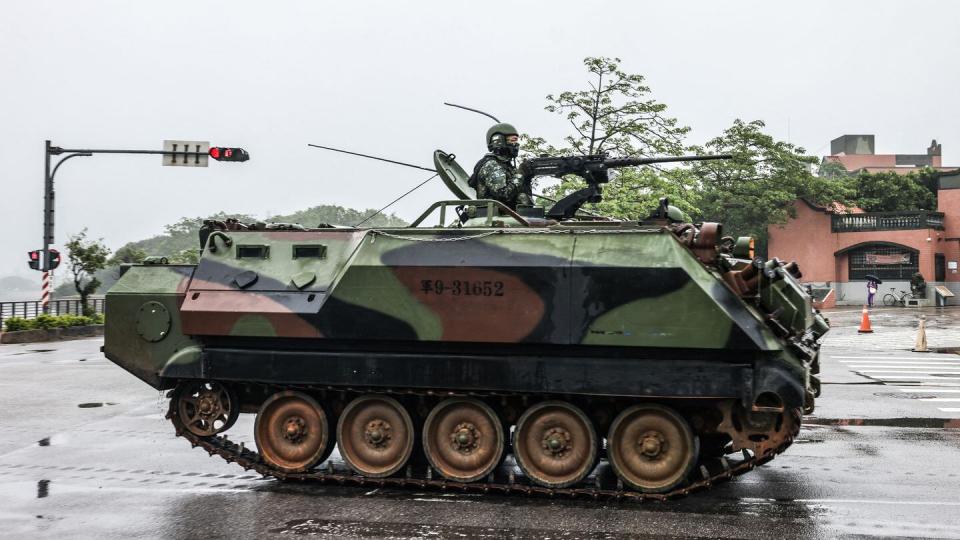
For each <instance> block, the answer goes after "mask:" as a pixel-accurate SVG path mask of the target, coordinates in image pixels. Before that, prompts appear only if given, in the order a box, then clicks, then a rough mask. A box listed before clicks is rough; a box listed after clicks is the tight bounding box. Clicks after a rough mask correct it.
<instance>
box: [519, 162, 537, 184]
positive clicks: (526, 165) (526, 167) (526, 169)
mask: <svg viewBox="0 0 960 540" xmlns="http://www.w3.org/2000/svg"><path fill="white" fill-rule="evenodd" d="M517 172H519V173H520V176H522V177H523V179H524V180H529V179H530V178H531V177H532V176H533V169H532V168H531V166H530V162H529V161H524V162H523V163H521V164H520V166H519V167H517Z"/></svg>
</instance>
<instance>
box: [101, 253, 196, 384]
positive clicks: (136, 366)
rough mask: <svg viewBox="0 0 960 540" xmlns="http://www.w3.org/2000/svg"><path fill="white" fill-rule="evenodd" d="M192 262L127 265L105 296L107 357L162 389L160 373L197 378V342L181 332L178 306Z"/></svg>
mask: <svg viewBox="0 0 960 540" xmlns="http://www.w3.org/2000/svg"><path fill="white" fill-rule="evenodd" d="M193 270H194V267H193V266H176V265H175V266H154V265H148V266H132V267H130V268H129V269H128V270H127V272H126V273H124V274H123V276H122V277H121V278H120V280H119V281H117V283H116V284H115V285H114V286H113V287H111V288H110V291H109V292H108V293H107V295H106V309H105V311H106V314H107V318H108V320H109V321H110V322H109V323H108V324H106V326H105V330H104V345H103V352H104V354H105V355H106V357H107V358H108V359H110V360H111V361H113V362H114V363H116V364H117V365H119V366H120V367H122V368H124V369H126V370H127V371H129V372H130V373H133V374H134V375H136V376H137V377H139V378H140V379H141V380H143V381H144V382H146V383H147V384H149V385H150V386H153V387H154V388H161V387H164V386H165V383H164V380H163V377H162V376H161V372H162V371H164V370H166V371H167V372H168V374H169V376H171V377H199V376H200V375H201V374H200V372H199V359H200V344H199V343H198V342H197V341H196V340H195V339H194V338H192V337H190V336H189V335H188V334H186V333H185V332H184V329H183V323H182V319H181V314H180V305H181V304H182V303H183V298H184V295H185V293H186V290H187V285H188V284H189V282H190V277H191V276H192V275H193Z"/></svg>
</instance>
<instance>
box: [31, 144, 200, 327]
mask: <svg viewBox="0 0 960 540" xmlns="http://www.w3.org/2000/svg"><path fill="white" fill-rule="evenodd" d="M64 154H66V155H64ZM93 154H147V155H162V156H183V158H184V161H186V159H187V158H190V157H192V158H194V160H195V161H196V162H198V163H199V160H200V157H201V156H203V157H206V156H208V153H207V152H190V151H168V150H112V149H86V148H61V147H59V146H52V145H51V144H50V141H46V144H45V147H44V152H43V157H44V166H43V251H42V254H41V258H40V268H39V269H40V270H42V271H43V276H44V283H46V284H47V286H46V288H45V289H44V291H45V293H46V296H45V297H42V298H44V299H47V298H49V280H50V273H49V272H50V245H51V244H53V230H54V212H55V206H54V203H55V194H56V191H55V190H54V184H53V179H54V177H55V176H56V175H57V170H58V169H60V166H61V165H63V162H65V161H67V160H68V159H71V158H75V157H89V156H92V155H93ZM60 155H64V156H63V158H61V159H60V161H58V162H57V164H56V165H54V167H53V170H51V169H50V165H51V161H52V159H51V158H52V157H53V156H60ZM43 312H44V313H46V312H47V302H46V301H44V302H43Z"/></svg>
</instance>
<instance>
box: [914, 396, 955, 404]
mask: <svg viewBox="0 0 960 540" xmlns="http://www.w3.org/2000/svg"><path fill="white" fill-rule="evenodd" d="M920 401H941V402H942V401H951V402H953V403H958V402H960V398H948V397H928V398H920Z"/></svg>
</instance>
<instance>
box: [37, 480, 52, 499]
mask: <svg viewBox="0 0 960 540" xmlns="http://www.w3.org/2000/svg"><path fill="white" fill-rule="evenodd" d="M49 494H50V481H49V480H40V481H39V482H37V498H38V499H42V498H44V497H46V496H47V495H49Z"/></svg>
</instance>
